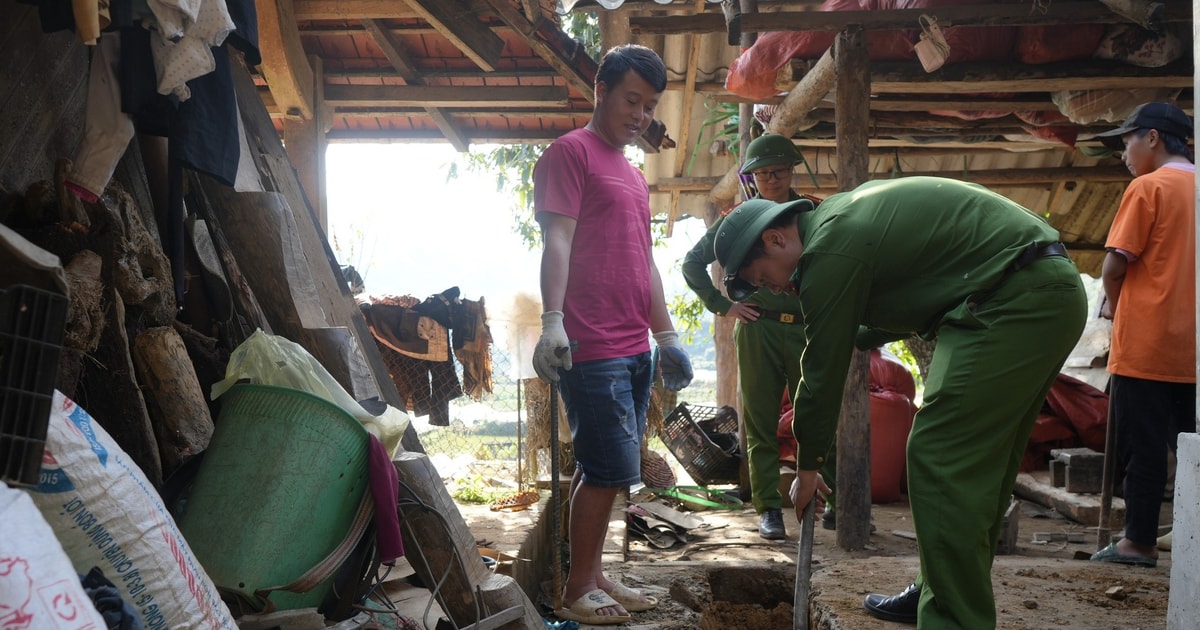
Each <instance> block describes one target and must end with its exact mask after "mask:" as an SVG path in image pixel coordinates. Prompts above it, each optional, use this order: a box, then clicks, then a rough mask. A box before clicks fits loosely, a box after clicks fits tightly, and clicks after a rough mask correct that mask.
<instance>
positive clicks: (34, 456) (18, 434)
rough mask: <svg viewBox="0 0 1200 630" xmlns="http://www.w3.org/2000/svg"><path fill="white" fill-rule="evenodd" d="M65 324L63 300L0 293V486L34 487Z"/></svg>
mask: <svg viewBox="0 0 1200 630" xmlns="http://www.w3.org/2000/svg"><path fill="white" fill-rule="evenodd" d="M66 323H67V298H66V297H65V296H63V295H60V294H58V293H53V292H50V291H44V290H42V289H37V288H34V287H31V286H27V285H14V286H10V287H8V288H6V289H3V290H0V481H3V482H4V483H7V484H9V485H13V486H35V485H37V480H38V471H39V470H40V468H41V464H42V451H43V450H44V448H45V446H46V426H47V424H48V422H49V420H50V402H51V400H52V399H53V398H54V382H55V379H56V378H57V376H58V360H59V356H60V355H61V354H62V342H63V334H64V330H65V328H66Z"/></svg>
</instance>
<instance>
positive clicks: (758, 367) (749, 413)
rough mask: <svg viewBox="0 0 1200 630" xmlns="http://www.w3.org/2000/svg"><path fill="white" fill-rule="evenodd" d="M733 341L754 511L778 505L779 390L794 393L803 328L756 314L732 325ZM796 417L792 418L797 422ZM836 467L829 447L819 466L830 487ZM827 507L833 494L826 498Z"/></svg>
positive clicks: (780, 403) (780, 396) (775, 507)
mask: <svg viewBox="0 0 1200 630" xmlns="http://www.w3.org/2000/svg"><path fill="white" fill-rule="evenodd" d="M733 345H734V350H735V351H736V353H737V363H738V375H739V377H740V379H741V383H740V386H741V390H742V417H743V420H744V423H743V424H744V426H745V427H746V450H747V460H748V461H747V463H748V467H749V469H750V498H751V501H752V503H753V504H754V509H755V510H756V511H758V512H759V513H760V514H761V513H762V512H763V510H767V509H779V508H781V507H783V496H782V495H781V494H780V491H779V438H778V435H777V433H778V431H779V416H780V413H779V411H780V406H781V405H782V403H783V392H784V390H785V389H786V391H788V392H790V393H791V394H792V395H794V394H795V392H796V384H797V383H799V382H800V355H801V354H803V353H804V346H805V341H804V326H803V325H802V324H784V323H782V322H777V321H775V320H771V319H766V318H759V319H758V320H756V321H754V322H753V323H750V324H743V323H741V322H736V323H735V324H734V325H733ZM802 421H803V420H802V419H801V418H796V419H794V420H793V422H802ZM835 470H837V467H836V462H835V459H834V454H833V452H832V450H831V452H830V454H829V456H828V457H827V458H826V460H825V466H824V467H823V468H822V469H821V475H822V476H823V477H824V478H825V482H826V483H828V484H829V487H830V488H833V487H835V486H836V480H835V479H834V476H833V473H834V471H835ZM830 506H831V507H832V497H830Z"/></svg>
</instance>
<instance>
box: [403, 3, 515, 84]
mask: <svg viewBox="0 0 1200 630" xmlns="http://www.w3.org/2000/svg"><path fill="white" fill-rule="evenodd" d="M406 1H407V2H408V5H409V6H411V7H412V9H413V10H414V11H416V13H417V15H418V16H419V17H421V18H422V19H424V20H425V21H426V22H429V23H430V24H431V25H432V26H433V27H434V28H436V29H437V30H438V32H440V33H441V34H442V36H444V37H445V38H446V39H448V40H450V43H452V44H454V46H455V47H456V48H458V49H459V50H461V51H462V53H463V54H464V55H466V56H467V58H469V59H470V60H471V61H474V62H475V64H476V65H478V66H479V67H480V68H483V69H484V70H487V71H488V72H491V71H492V70H495V69H496V65H497V64H498V63H499V62H500V53H501V52H502V51H503V50H504V40H503V39H500V37H499V36H498V35H496V34H495V33H493V32H492V29H491V28H489V27H488V25H487V24H484V23H483V22H482V21H481V20H480V19H479V14H478V13H477V12H476V11H474V10H473V9H471V8H469V7H467V6H465V5H464V4H463V2H462V1H461V0H406Z"/></svg>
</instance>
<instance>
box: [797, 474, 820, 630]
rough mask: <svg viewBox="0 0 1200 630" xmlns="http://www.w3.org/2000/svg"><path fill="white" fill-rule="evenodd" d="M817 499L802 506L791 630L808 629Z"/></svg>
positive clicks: (814, 498)
mask: <svg viewBox="0 0 1200 630" xmlns="http://www.w3.org/2000/svg"><path fill="white" fill-rule="evenodd" d="M816 512H817V499H816V497H813V498H812V499H810V500H809V502H808V505H806V506H804V516H803V517H801V519H800V543H799V545H798V547H799V548H798V549H797V551H796V592H795V593H794V594H793V596H792V630H808V618H809V615H808V595H809V593H810V592H811V590H812V550H813V521H814V520H816Z"/></svg>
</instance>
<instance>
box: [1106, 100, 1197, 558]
mask: <svg viewBox="0 0 1200 630" xmlns="http://www.w3.org/2000/svg"><path fill="white" fill-rule="evenodd" d="M1099 135H1100V140H1101V141H1103V142H1104V144H1105V145H1107V146H1109V147H1110V148H1113V149H1122V150H1123V152H1122V154H1121V159H1122V160H1124V162H1125V165H1126V166H1127V167H1128V168H1129V172H1130V173H1132V174H1133V176H1134V179H1133V181H1132V182H1130V184H1129V187H1128V188H1126V189H1125V195H1124V197H1123V198H1122V199H1121V207H1120V208H1119V209H1118V210H1117V216H1116V218H1115V219H1114V220H1113V224H1112V227H1111V228H1110V229H1109V232H1108V240H1107V242H1106V243H1105V248H1106V249H1107V250H1108V254H1107V255H1106V256H1105V258H1104V266H1103V268H1102V270H1101V279H1102V280H1103V282H1104V302H1103V303H1102V305H1101V308H1100V315H1101V316H1102V317H1106V318H1109V319H1112V320H1113V329H1112V348H1111V350H1110V352H1109V358H1108V371H1109V374H1110V375H1111V377H1110V379H1109V406H1110V410H1111V413H1110V414H1109V417H1110V418H1111V419H1112V421H1113V422H1115V423H1116V436H1117V452H1118V453H1119V454H1120V456H1121V459H1122V461H1124V462H1125V535H1124V537H1123V538H1121V540H1119V541H1118V542H1115V543H1112V544H1110V545H1109V546H1107V547H1105V548H1104V549H1101V550H1100V551H1097V552H1096V553H1095V554H1093V555H1092V560H1095V561H1099V562H1116V563H1120V564H1131V565H1138V566H1149V567H1152V566H1155V565H1156V564H1157V563H1158V550H1157V549H1156V548H1155V543H1156V542H1157V537H1158V515H1159V510H1160V509H1161V508H1162V501H1163V491H1164V490H1165V488H1166V484H1167V449H1168V448H1170V449H1172V450H1174V449H1175V447H1176V444H1177V439H1178V435H1179V433H1181V432H1195V431H1196V413H1195V401H1196V268H1195V251H1196V224H1195V218H1194V217H1195V210H1196V203H1195V195H1196V167H1195V164H1194V162H1195V159H1194V156H1193V154H1192V151H1191V149H1189V148H1188V144H1187V139H1188V138H1190V137H1191V136H1192V121H1191V120H1190V119H1188V117H1187V114H1185V113H1183V111H1182V110H1181V109H1179V108H1178V107H1176V106H1174V105H1170V104H1167V103H1145V104H1143V105H1139V106H1138V107H1137V109H1135V110H1134V111H1133V113H1132V114H1130V115H1129V117H1128V118H1126V119H1125V122H1124V123H1123V124H1122V125H1121V126H1120V127H1119V128H1117V129H1114V130H1112V131H1109V132H1105V133H1103V134H1099Z"/></svg>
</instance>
